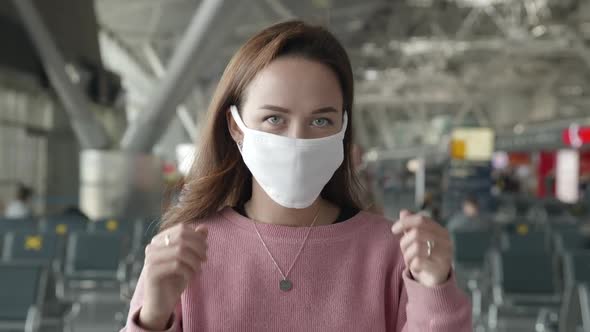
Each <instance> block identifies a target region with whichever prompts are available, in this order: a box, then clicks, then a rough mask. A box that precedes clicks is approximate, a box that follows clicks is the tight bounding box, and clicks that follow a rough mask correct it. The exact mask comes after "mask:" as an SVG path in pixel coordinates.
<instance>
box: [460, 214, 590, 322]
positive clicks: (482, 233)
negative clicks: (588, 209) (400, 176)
mask: <svg viewBox="0 0 590 332" xmlns="http://www.w3.org/2000/svg"><path fill="white" fill-rule="evenodd" d="M512 226H513V227H510V228H506V227H505V226H499V227H488V228H483V229H469V230H457V231H454V232H452V234H451V236H452V238H453V242H454V246H455V251H454V252H455V257H454V260H455V268H456V270H457V274H458V278H459V279H463V283H464V284H465V285H467V287H468V288H469V290H470V291H471V293H472V296H473V302H474V317H476V319H482V320H483V319H484V313H485V312H487V313H488V315H487V324H485V325H487V326H488V327H489V328H491V329H494V328H501V327H502V326H500V325H501V323H502V322H503V321H504V320H506V321H510V316H511V315H512V316H516V315H518V316H526V315H530V316H533V317H535V318H536V319H537V320H544V321H543V322H538V323H539V324H544V325H546V326H549V325H555V326H557V325H558V324H559V322H560V321H561V323H562V324H564V323H563V322H564V321H565V320H566V318H570V319H571V317H570V316H568V315H561V320H560V319H559V312H560V306H562V304H563V303H564V301H563V299H564V296H565V294H567V293H571V292H572V290H573V289H575V288H576V287H578V286H577V285H579V284H582V283H586V282H590V263H589V262H590V238H588V237H586V236H584V235H583V234H581V232H580V230H579V228H578V227H579V224H567V225H565V224H551V225H550V227H543V228H540V229H539V228H537V229H535V227H536V226H535V225H529V224H518V223H516V224H513V225H512ZM486 308H487V310H486ZM561 311H562V312H563V310H561ZM547 313H551V315H549V314H547ZM551 320H553V321H554V322H553V323H552V322H551ZM482 325H484V323H483V322H482ZM565 331H567V330H565Z"/></svg>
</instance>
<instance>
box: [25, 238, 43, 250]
mask: <svg viewBox="0 0 590 332" xmlns="http://www.w3.org/2000/svg"><path fill="white" fill-rule="evenodd" d="M42 247H43V238H42V237H41V236H39V235H29V236H27V237H26V238H25V250H35V251H39V250H41V248H42Z"/></svg>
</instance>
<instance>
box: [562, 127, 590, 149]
mask: <svg viewBox="0 0 590 332" xmlns="http://www.w3.org/2000/svg"><path fill="white" fill-rule="evenodd" d="M562 138H563V142H564V143H565V144H566V145H570V146H573V147H575V148H578V147H580V146H582V145H584V144H589V143H590V127H580V126H578V125H575V124H574V125H571V126H570V127H569V128H568V129H565V130H564V131H563V133H562Z"/></svg>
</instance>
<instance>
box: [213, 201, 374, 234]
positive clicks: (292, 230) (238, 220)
mask: <svg viewBox="0 0 590 332" xmlns="http://www.w3.org/2000/svg"><path fill="white" fill-rule="evenodd" d="M220 214H221V216H222V217H223V218H224V219H226V220H228V221H230V222H231V223H232V224H234V225H236V226H237V227H239V228H240V229H241V230H242V231H245V232H248V233H251V234H252V235H254V236H256V230H255V229H254V225H253V222H254V221H253V220H252V219H250V218H246V217H245V216H243V215H241V214H240V213H238V212H237V211H236V210H234V208H232V207H229V206H228V207H225V208H223V209H222V210H221V211H220ZM368 219H369V218H366V212H364V211H360V212H359V213H357V214H355V215H354V216H353V217H352V218H350V219H348V220H346V221H344V222H340V223H333V224H330V225H319V226H314V227H313V228H312V230H311V232H310V234H309V239H308V241H314V240H327V239H339V238H343V237H349V236H353V235H356V234H358V232H359V231H360V229H361V228H364V227H365V226H367V225H368V222H367V221H368ZM256 227H257V228H258V231H259V232H260V234H261V235H262V236H263V237H264V238H265V239H266V238H275V239H281V240H289V239H291V240H297V241H298V240H301V239H303V238H305V235H306V233H307V227H293V226H284V225H273V224H264V223H256Z"/></svg>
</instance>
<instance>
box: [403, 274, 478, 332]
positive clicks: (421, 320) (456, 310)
mask: <svg viewBox="0 0 590 332" xmlns="http://www.w3.org/2000/svg"><path fill="white" fill-rule="evenodd" d="M400 270H401V269H400ZM401 274H402V276H401V278H399V275H398V278H397V279H398V280H399V281H400V282H401V285H399V287H397V289H398V290H399V302H398V306H397V308H398V312H397V317H396V323H395V326H396V329H395V331H397V332H434V331H436V332H468V331H472V329H473V327H472V318H471V304H470V301H469V299H468V298H467V296H466V295H465V294H464V293H463V292H462V291H461V290H460V289H459V287H458V286H457V283H456V281H455V276H454V272H451V275H450V277H449V280H447V281H446V282H445V283H443V284H441V285H439V286H436V287H433V288H429V287H426V286H423V285H421V284H420V283H418V282H417V281H415V280H414V279H413V278H412V277H411V276H410V272H409V270H408V269H407V268H403V272H401Z"/></svg>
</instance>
